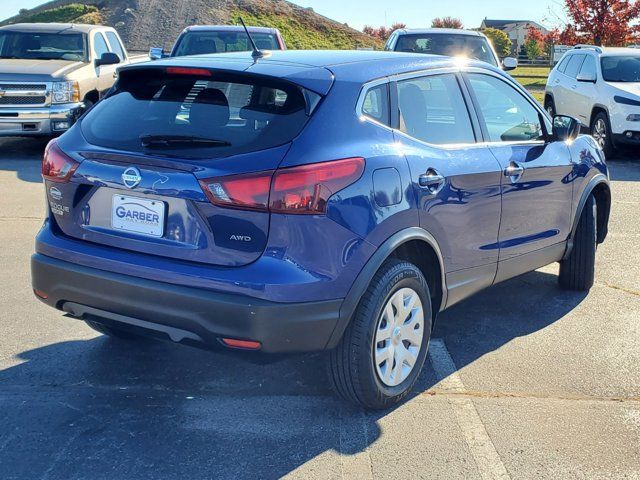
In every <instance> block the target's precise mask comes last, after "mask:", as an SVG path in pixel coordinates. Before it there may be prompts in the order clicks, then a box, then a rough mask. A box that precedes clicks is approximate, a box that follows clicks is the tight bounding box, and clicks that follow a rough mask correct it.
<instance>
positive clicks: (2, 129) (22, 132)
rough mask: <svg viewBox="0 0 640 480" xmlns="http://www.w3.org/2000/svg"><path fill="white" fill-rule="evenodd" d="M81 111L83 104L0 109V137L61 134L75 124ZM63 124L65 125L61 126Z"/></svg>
mask: <svg viewBox="0 0 640 480" xmlns="http://www.w3.org/2000/svg"><path fill="white" fill-rule="evenodd" d="M83 109H84V104H83V103H71V104H64V105H51V106H48V107H37V108H28V107H24V108H10V107H7V108H0V137H9V136H11V137H13V136H47V135H56V134H60V133H63V132H65V131H66V130H68V128H69V127H70V126H71V125H73V124H74V123H75V121H76V120H77V119H78V117H79V116H80V115H81V114H82V111H83ZM63 123H67V125H66V126H65V125H62V124H63Z"/></svg>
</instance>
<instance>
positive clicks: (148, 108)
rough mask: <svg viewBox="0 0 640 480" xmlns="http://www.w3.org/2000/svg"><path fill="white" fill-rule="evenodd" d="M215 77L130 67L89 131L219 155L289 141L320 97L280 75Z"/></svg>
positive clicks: (115, 141)
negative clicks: (265, 76)
mask: <svg viewBox="0 0 640 480" xmlns="http://www.w3.org/2000/svg"><path fill="white" fill-rule="evenodd" d="M213 76H214V78H215V79H214V80H211V79H205V78H204V77H192V76H184V75H173V76H170V75H169V76H167V75H164V74H162V73H158V70H157V69H155V71H154V70H149V71H145V70H142V71H140V70H130V71H128V72H126V73H125V72H123V73H122V74H121V78H120V81H119V82H118V85H117V86H116V89H115V90H114V92H112V93H111V94H110V95H109V96H108V97H106V98H105V99H104V100H103V101H101V102H99V103H97V104H96V106H95V107H94V108H93V109H92V110H90V111H89V112H88V113H87V115H86V116H85V117H84V118H83V119H82V121H81V130H82V133H83V135H84V137H85V138H86V139H87V141H89V142H90V143H92V144H94V145H98V146H103V147H108V148H115V149H120V150H126V151H133V152H144V153H150V154H151V153H152V154H156V155H167V156H176V157H182V158H218V157H223V156H229V155H236V154H239V153H247V152H253V151H259V150H264V149H267V148H272V147H276V146H279V145H283V144H285V143H288V142H290V141H291V140H292V139H293V138H295V137H296V136H297V135H298V134H299V133H300V131H301V130H302V128H303V127H304V125H305V124H306V122H307V120H308V118H309V110H310V108H307V105H316V104H317V101H318V99H319V96H318V95H317V94H315V93H312V92H309V91H306V90H304V89H302V88H300V87H298V86H295V85H292V84H290V83H285V82H281V81H278V80H276V79H264V78H257V77H250V76H247V75H240V76H239V75H233V76H230V75H226V74H222V73H215V72H214V73H213ZM149 139H151V140H152V141H149ZM163 139H164V140H163ZM165 140H166V141H165Z"/></svg>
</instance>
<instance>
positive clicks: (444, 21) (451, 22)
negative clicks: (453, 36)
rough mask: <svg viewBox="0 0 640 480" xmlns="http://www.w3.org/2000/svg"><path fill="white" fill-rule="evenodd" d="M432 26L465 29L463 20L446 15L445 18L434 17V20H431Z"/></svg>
mask: <svg viewBox="0 0 640 480" xmlns="http://www.w3.org/2000/svg"><path fill="white" fill-rule="evenodd" d="M431 28H456V29H459V30H461V29H463V28H464V26H463V25H462V22H461V21H460V20H459V19H457V18H453V17H444V18H434V19H433V22H431Z"/></svg>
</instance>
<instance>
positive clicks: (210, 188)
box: [200, 157, 364, 215]
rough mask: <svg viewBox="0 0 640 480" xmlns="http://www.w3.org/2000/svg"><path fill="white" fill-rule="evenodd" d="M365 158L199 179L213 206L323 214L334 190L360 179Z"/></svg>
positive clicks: (336, 190)
mask: <svg viewBox="0 0 640 480" xmlns="http://www.w3.org/2000/svg"><path fill="white" fill-rule="evenodd" d="M363 171H364V158H361V157H357V158H345V159H343V160H335V161H332V162H323V163H312V164H309V165H301V166H299V167H289V168H282V169H280V170H276V171H275V173H274V172H273V171H271V170H269V171H265V172H258V173H251V174H248V175H229V176H226V177H217V178H207V179H204V180H200V185H201V186H202V189H203V190H204V192H205V194H206V195H207V197H208V198H209V200H210V201H211V203H213V204H214V205H218V206H221V207H230V208H240V209H245V210H261V211H268V210H269V211H271V212H274V213H287V214H313V215H317V214H323V213H325V212H326V210H327V201H328V200H329V197H331V195H333V194H334V193H336V192H338V191H340V190H342V189H343V188H345V187H348V186H349V185H351V184H352V183H353V182H355V181H356V180H358V179H359V178H360V176H361V175H362V172H363Z"/></svg>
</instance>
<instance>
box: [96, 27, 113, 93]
mask: <svg viewBox="0 0 640 480" xmlns="http://www.w3.org/2000/svg"><path fill="white" fill-rule="evenodd" d="M92 43H93V52H94V55H95V58H96V59H99V58H100V57H101V56H102V54H103V53H108V52H110V50H109V45H108V44H107V40H106V39H105V38H104V35H103V34H102V32H95V33H94V34H93V41H92ZM117 67H118V65H100V66H96V67H95V69H96V76H97V78H98V82H97V85H98V92H100V94H102V93H103V92H105V91H106V90H109V89H110V88H111V86H112V85H113V83H114V82H115V73H116V68H117Z"/></svg>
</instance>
